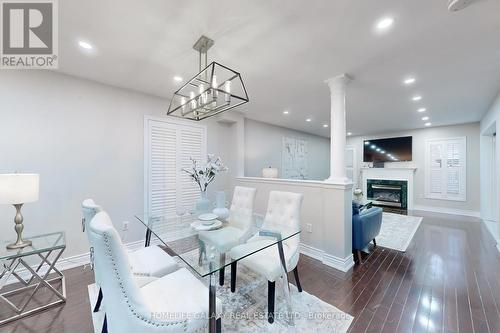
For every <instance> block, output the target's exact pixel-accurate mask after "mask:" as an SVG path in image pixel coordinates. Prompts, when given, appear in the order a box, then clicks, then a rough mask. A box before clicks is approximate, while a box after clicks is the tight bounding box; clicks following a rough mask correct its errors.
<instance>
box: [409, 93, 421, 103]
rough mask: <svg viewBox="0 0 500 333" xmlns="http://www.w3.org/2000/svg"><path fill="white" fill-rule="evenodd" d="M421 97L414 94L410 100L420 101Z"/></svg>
mask: <svg viewBox="0 0 500 333" xmlns="http://www.w3.org/2000/svg"><path fill="white" fill-rule="evenodd" d="M421 99H422V96H420V95H415V96H413V97H412V98H411V100H412V101H414V102H418V101H420V100H421Z"/></svg>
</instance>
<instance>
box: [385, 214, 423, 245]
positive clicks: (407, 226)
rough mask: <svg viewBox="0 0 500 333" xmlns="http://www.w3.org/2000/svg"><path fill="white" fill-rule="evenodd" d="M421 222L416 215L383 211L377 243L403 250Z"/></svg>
mask: <svg viewBox="0 0 500 333" xmlns="http://www.w3.org/2000/svg"><path fill="white" fill-rule="evenodd" d="M421 222H422V218H421V217H418V216H407V215H400V214H393V213H383V215H382V227H381V228H380V233H379V235H378V236H377V238H376V241H377V245H380V246H382V247H388V248H390V249H394V250H397V251H402V252H405V251H406V249H407V248H408V245H410V243H411V240H412V239H413V236H414V235H415V233H416V232H417V229H418V227H419V226H420V223H421Z"/></svg>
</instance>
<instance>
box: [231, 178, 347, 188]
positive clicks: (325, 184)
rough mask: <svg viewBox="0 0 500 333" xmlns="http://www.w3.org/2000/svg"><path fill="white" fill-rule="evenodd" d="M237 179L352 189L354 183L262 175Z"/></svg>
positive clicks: (246, 181) (241, 180)
mask: <svg viewBox="0 0 500 333" xmlns="http://www.w3.org/2000/svg"><path fill="white" fill-rule="evenodd" d="M236 180H237V181H240V182H245V183H262V184H276V185H293V186H304V187H320V188H333V189H340V190H346V189H351V188H352V186H353V184H352V182H349V183H345V184H344V183H333V182H329V181H321V180H300V179H281V178H260V177H236Z"/></svg>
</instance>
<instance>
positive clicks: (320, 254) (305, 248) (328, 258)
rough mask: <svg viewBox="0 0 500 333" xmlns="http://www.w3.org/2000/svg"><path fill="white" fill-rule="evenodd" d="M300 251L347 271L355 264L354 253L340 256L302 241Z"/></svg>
mask: <svg viewBox="0 0 500 333" xmlns="http://www.w3.org/2000/svg"><path fill="white" fill-rule="evenodd" d="M300 253H302V254H305V255H306V256H309V257H311V258H313V259H316V260H319V261H321V262H322V263H323V264H325V265H327V266H330V267H332V268H335V269H338V270H339V271H342V272H347V271H349V270H350V269H351V268H352V267H353V266H354V258H353V256H352V254H351V255H349V256H347V258H339V257H336V256H333V255H331V254H328V253H325V251H323V250H320V249H317V248H315V247H313V246H310V245H306V244H304V243H300Z"/></svg>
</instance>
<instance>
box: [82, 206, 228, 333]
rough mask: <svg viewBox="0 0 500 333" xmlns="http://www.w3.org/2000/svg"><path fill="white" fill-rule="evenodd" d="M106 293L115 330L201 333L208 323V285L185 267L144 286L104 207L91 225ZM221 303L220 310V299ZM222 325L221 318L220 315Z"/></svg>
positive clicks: (123, 332) (109, 321) (126, 332)
mask: <svg viewBox="0 0 500 333" xmlns="http://www.w3.org/2000/svg"><path fill="white" fill-rule="evenodd" d="M87 232H88V235H89V241H90V244H91V246H92V247H93V248H94V252H95V258H94V262H95V266H96V269H97V270H98V271H99V272H100V273H101V287H102V288H103V291H104V293H105V295H106V300H105V302H106V317H105V321H106V323H107V326H106V327H104V328H103V331H106V332H112V333H115V332H116V333H136V332H142V333H160V332H162V333H169V332H172V333H173V332H175V333H177V332H202V331H204V329H205V327H206V326H207V325H208V288H207V287H205V285H204V284H203V283H202V282H201V281H199V280H198V279H196V278H195V277H194V276H193V275H192V274H191V273H189V271H188V270H186V269H185V268H181V269H178V270H177V271H175V272H173V273H170V274H167V275H165V276H164V277H161V278H158V279H156V280H154V281H152V282H150V283H148V284H146V285H145V286H142V287H139V286H138V285H137V282H136V281H135V279H134V278H133V274H132V271H131V268H130V267H131V265H130V262H129V256H128V255H127V251H126V249H125V247H124V246H123V244H122V243H121V241H120V237H119V235H118V232H117V231H116V230H115V229H114V228H113V227H112V224H111V220H110V218H109V216H108V214H106V213H105V212H99V213H97V214H96V215H95V216H94V218H93V219H92V220H91V221H90V223H89V224H88V231H87ZM216 307H217V308H218V309H220V301H219V300H217V302H216ZM218 329H220V319H219V320H218Z"/></svg>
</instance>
